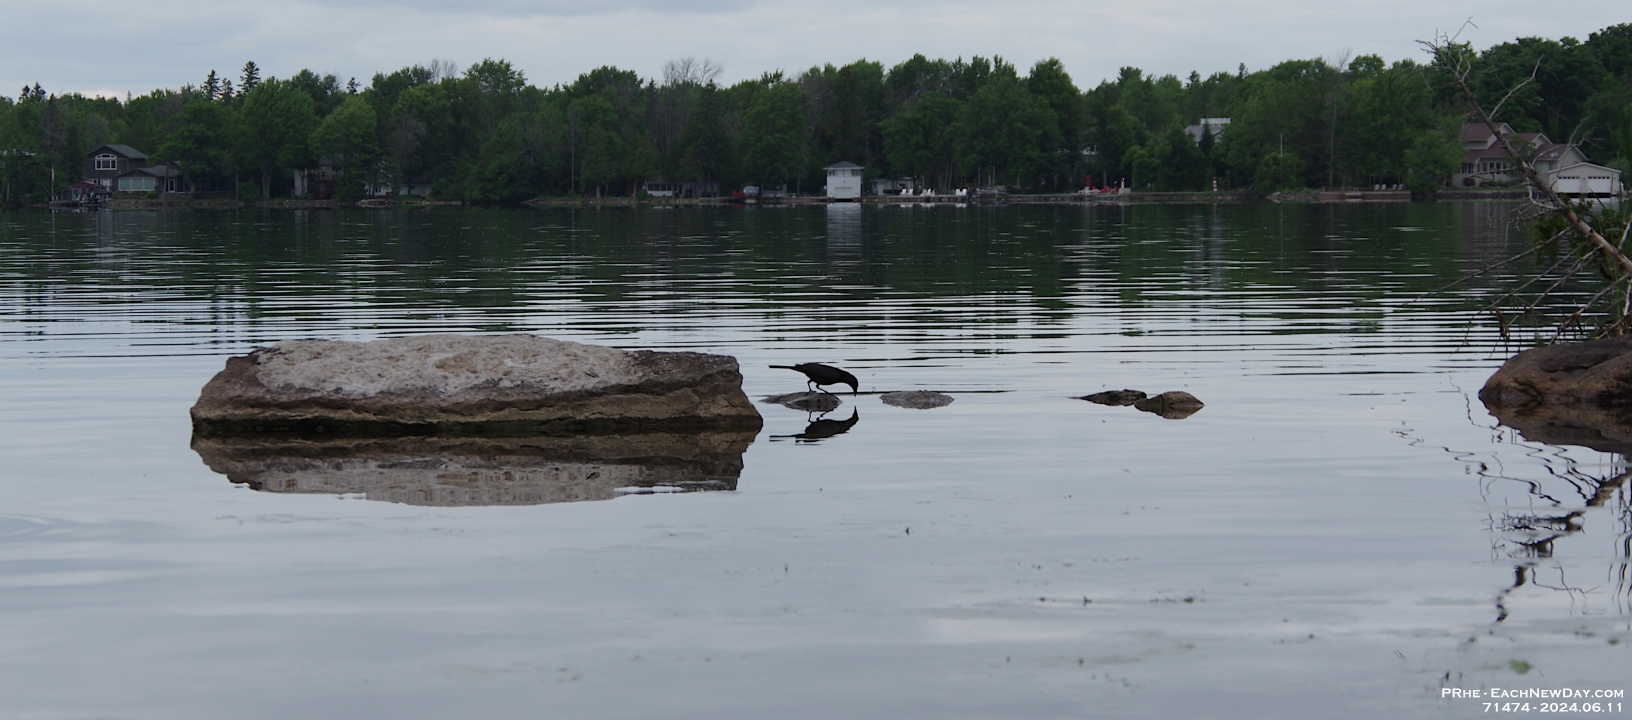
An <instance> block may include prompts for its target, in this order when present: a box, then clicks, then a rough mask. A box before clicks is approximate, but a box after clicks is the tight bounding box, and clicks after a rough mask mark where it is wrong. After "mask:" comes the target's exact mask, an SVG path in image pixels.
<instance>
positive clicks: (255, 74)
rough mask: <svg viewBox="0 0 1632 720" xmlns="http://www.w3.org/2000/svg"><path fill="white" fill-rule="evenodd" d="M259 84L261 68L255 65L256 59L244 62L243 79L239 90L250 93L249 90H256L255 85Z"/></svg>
mask: <svg viewBox="0 0 1632 720" xmlns="http://www.w3.org/2000/svg"><path fill="white" fill-rule="evenodd" d="M259 84H261V69H260V68H259V67H256V66H255V61H254V60H251V61H249V62H246V63H244V76H243V81H242V82H240V83H238V91H239V92H240V93H242V94H244V95H248V94H249V91H251V90H254V89H255V86H256V85H259Z"/></svg>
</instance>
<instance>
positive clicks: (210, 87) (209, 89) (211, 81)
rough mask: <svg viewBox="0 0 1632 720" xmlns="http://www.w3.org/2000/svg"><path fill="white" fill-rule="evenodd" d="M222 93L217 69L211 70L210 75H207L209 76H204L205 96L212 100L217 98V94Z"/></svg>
mask: <svg viewBox="0 0 1632 720" xmlns="http://www.w3.org/2000/svg"><path fill="white" fill-rule="evenodd" d="M220 94H221V81H220V80H217V79H216V78H215V71H214V70H211V71H210V76H209V77H207V78H204V97H207V98H209V99H210V100H214V99H215V98H216V96H217V95H220Z"/></svg>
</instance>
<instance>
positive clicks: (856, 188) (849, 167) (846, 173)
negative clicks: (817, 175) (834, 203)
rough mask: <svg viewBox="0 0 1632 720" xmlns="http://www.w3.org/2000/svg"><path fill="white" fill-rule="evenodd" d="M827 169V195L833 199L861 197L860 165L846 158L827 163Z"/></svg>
mask: <svg viewBox="0 0 1632 720" xmlns="http://www.w3.org/2000/svg"><path fill="white" fill-rule="evenodd" d="M822 169H823V170H826V171H827V196H828V197H829V198H832V199H834V200H859V199H861V171H862V169H863V168H862V166H860V165H857V164H855V163H853V162H849V161H847V160H841V161H839V162H836V163H834V164H832V165H829V166H827V167H825V168H822Z"/></svg>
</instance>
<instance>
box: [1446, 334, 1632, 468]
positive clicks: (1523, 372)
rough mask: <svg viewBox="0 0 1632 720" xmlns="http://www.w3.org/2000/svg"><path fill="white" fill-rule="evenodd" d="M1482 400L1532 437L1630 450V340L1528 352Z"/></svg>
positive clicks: (1491, 383)
mask: <svg viewBox="0 0 1632 720" xmlns="http://www.w3.org/2000/svg"><path fill="white" fill-rule="evenodd" d="M1479 400H1480V401H1482V402H1483V403H1484V404H1485V409H1487V410H1489V411H1490V414H1491V415H1492V416H1494V417H1495V418H1496V420H1497V421H1498V422H1500V423H1501V424H1503V425H1506V426H1508V427H1511V428H1513V429H1515V430H1518V431H1519V433H1520V434H1521V435H1523V436H1524V438H1525V439H1526V440H1530V441H1533V442H1542V443H1548V444H1551V445H1578V446H1581V447H1588V448H1592V449H1594V450H1598V451H1600V452H1612V453H1621V454H1632V337H1621V338H1608V339H1604V340H1590V341H1587V342H1581V343H1561V344H1558V345H1548V346H1546V347H1538V348H1532V349H1530V350H1525V351H1524V352H1521V353H1519V354H1517V355H1514V356H1513V357H1511V358H1508V360H1507V362H1505V363H1502V366H1501V367H1500V368H1498V369H1497V370H1496V372H1495V373H1493V374H1492V375H1491V376H1490V379H1489V380H1486V381H1485V386H1484V387H1483V388H1481V389H1480V390H1479Z"/></svg>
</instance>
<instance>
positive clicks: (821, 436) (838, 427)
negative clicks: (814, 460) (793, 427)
mask: <svg viewBox="0 0 1632 720" xmlns="http://www.w3.org/2000/svg"><path fill="white" fill-rule="evenodd" d="M826 418H827V413H822V414H821V415H818V416H816V419H815V420H812V421H810V424H809V425H806V426H805V431H804V432H802V433H799V434H797V435H772V436H771V439H772V440H785V439H787V438H793V441H794V442H796V443H801V442H811V443H813V442H820V441H822V440H826V439H828V438H830V437H833V436H834V435H843V434H844V433H846V432H848V431H849V430H850V428H852V427H855V425H856V422H857V421H858V420H860V419H861V416H860V413H858V412H857V411H856V409H855V408H850V418H849V419H847V420H828V419H826Z"/></svg>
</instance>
